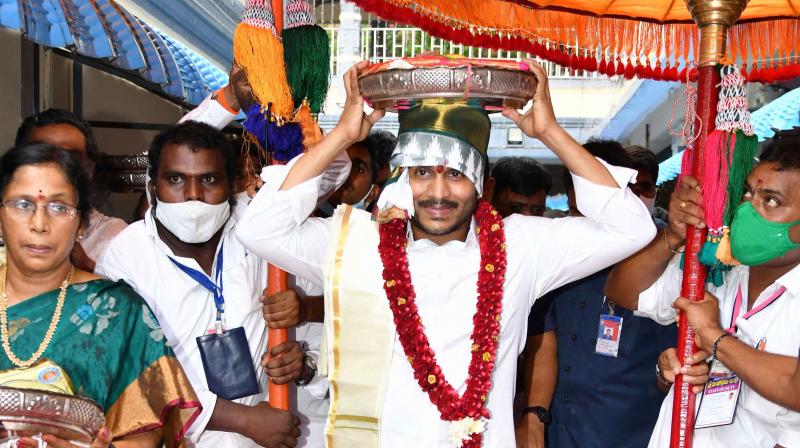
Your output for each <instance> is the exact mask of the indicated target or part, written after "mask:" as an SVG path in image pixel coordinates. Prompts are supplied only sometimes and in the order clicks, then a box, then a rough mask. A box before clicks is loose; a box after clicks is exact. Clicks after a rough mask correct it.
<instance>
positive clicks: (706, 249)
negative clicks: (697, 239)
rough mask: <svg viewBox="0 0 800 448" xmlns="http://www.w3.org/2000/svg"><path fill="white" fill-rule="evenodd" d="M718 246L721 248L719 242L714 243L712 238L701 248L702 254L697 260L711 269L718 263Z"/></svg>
mask: <svg viewBox="0 0 800 448" xmlns="http://www.w3.org/2000/svg"><path fill="white" fill-rule="evenodd" d="M717 246H719V243H718V242H715V241H712V240H711V238H707V239H706V242H705V243H703V247H701V248H700V253H698V254H697V259H698V260H699V261H700V263H701V264H703V265H705V266H709V267H710V266H714V265H715V264H717V263H718V260H717Z"/></svg>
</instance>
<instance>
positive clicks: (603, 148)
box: [562, 137, 633, 190]
mask: <svg viewBox="0 0 800 448" xmlns="http://www.w3.org/2000/svg"><path fill="white" fill-rule="evenodd" d="M583 147H584V148H586V150H587V151H589V154H591V155H593V156H595V157H597V158H600V159H603V161H604V162H606V163H607V164H609V165H614V166H621V167H624V168H633V162H631V158H630V156H629V155H628V153H627V152H626V151H625V147H623V146H622V144H621V143H620V142H618V141H616V140H603V139H599V138H594V137H592V138H590V139H589V140H587V141H586V143H584V144H583ZM562 175H563V180H564V187H565V188H566V189H567V190H572V189H574V188H575V187H574V185H572V176H570V174H569V170H567V167H564V171H563V173H562Z"/></svg>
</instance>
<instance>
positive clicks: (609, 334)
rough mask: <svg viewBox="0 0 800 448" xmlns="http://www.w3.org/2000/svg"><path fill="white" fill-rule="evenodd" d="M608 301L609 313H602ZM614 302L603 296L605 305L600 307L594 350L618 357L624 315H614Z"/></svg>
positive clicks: (600, 353) (601, 353) (599, 353)
mask: <svg viewBox="0 0 800 448" xmlns="http://www.w3.org/2000/svg"><path fill="white" fill-rule="evenodd" d="M606 303H608V311H609V312H608V314H602V310H603V309H605V305H606ZM614 308H615V306H614V304H613V303H612V302H611V301H610V300H608V298H606V297H603V305H602V306H601V307H600V311H601V314H600V323H599V324H598V326H597V342H596V343H595V346H594V352H595V353H597V354H598V355H603V356H610V357H612V358H616V357H617V355H618V354H619V340H620V337H621V336H622V317H619V316H615V315H614Z"/></svg>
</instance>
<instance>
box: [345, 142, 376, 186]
mask: <svg viewBox="0 0 800 448" xmlns="http://www.w3.org/2000/svg"><path fill="white" fill-rule="evenodd" d="M355 147H360V148H364V149H365V150H366V151H367V154H369V172H370V182H371V183H373V184H374V183H375V182H377V180H378V159H377V154H375V151H374V150H373V149H372V147H370V146H369V145H368V144H367V141H366V140H361V141H360V142H357V143H353V145H351V146H350V148H355Z"/></svg>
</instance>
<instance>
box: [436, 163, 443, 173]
mask: <svg viewBox="0 0 800 448" xmlns="http://www.w3.org/2000/svg"><path fill="white" fill-rule="evenodd" d="M436 172H437V173H439V174H442V173H444V165H436Z"/></svg>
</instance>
